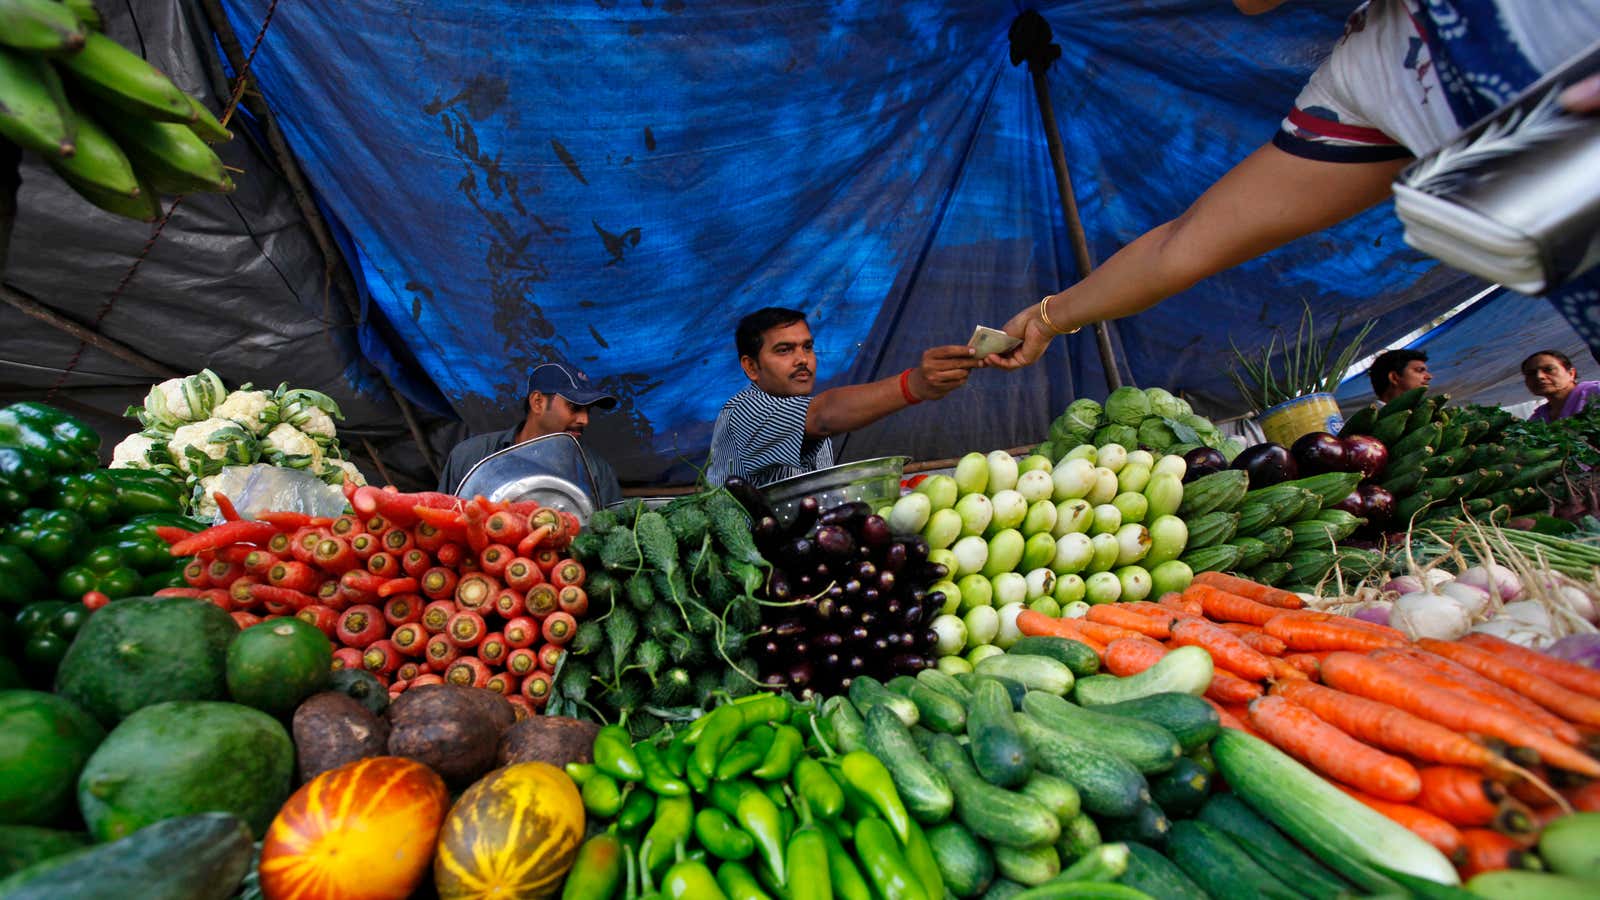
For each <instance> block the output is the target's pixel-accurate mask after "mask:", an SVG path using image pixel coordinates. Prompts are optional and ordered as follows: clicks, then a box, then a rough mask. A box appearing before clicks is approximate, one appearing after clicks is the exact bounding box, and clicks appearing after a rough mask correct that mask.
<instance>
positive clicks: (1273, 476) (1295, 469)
mask: <svg viewBox="0 0 1600 900" xmlns="http://www.w3.org/2000/svg"><path fill="white" fill-rule="evenodd" d="M1232 468H1235V469H1243V470H1244V471H1245V473H1246V474H1247V475H1249V476H1250V487H1251V488H1263V487H1271V486H1272V485H1274V484H1279V483H1282V482H1285V481H1291V480H1293V479H1295V478H1298V477H1300V467H1299V466H1298V465H1297V464H1296V463H1295V461H1294V457H1293V456H1291V455H1290V454H1289V450H1288V448H1286V447H1284V446H1283V445H1281V444H1273V443H1264V444H1257V445H1255V446H1254V447H1248V448H1246V449H1245V451H1244V452H1243V453H1240V454H1239V455H1238V456H1236V457H1234V458H1233V466H1232Z"/></svg>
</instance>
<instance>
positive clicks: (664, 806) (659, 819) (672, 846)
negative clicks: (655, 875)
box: [640, 797, 694, 871]
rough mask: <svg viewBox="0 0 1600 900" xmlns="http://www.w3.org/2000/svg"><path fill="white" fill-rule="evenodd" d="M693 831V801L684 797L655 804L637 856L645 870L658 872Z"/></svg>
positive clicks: (660, 800) (663, 800)
mask: <svg viewBox="0 0 1600 900" xmlns="http://www.w3.org/2000/svg"><path fill="white" fill-rule="evenodd" d="M693 827H694V801H692V800H690V799H689V798H688V797H660V798H658V799H657V800H656V820H655V822H653V823H651V825H650V830H649V831H647V832H645V835H644V844H642V845H641V850H640V852H641V853H642V854H643V855H644V864H645V868H646V869H649V870H650V871H654V870H656V869H659V868H661V867H662V866H664V865H666V864H667V863H668V862H669V861H671V859H672V858H673V854H674V853H675V852H676V850H677V847H678V845H679V844H681V843H683V842H684V841H686V840H688V838H689V832H690V830H691V829H692V828H693Z"/></svg>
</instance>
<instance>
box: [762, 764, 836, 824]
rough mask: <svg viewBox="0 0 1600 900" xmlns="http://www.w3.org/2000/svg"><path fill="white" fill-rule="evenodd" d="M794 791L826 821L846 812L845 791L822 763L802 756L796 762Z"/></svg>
mask: <svg viewBox="0 0 1600 900" xmlns="http://www.w3.org/2000/svg"><path fill="white" fill-rule="evenodd" d="M758 774H759V773H758ZM794 789H795V793H797V794H799V795H800V798H801V799H802V800H804V801H805V802H806V806H807V807H809V808H810V809H811V811H812V812H813V813H815V814H816V815H819V816H821V817H823V818H824V819H832V818H834V817H836V816H838V815H839V813H840V812H841V811H843V810H844V791H842V790H840V789H839V783H838V782H837V781H834V780H833V776H832V775H829V774H828V770H827V769H825V768H823V765H822V763H820V762H817V761H816V760H815V759H813V758H811V757H809V756H805V755H803V754H802V755H801V756H800V758H799V759H798V760H796V761H795V764H794Z"/></svg>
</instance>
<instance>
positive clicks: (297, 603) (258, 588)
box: [250, 584, 317, 610]
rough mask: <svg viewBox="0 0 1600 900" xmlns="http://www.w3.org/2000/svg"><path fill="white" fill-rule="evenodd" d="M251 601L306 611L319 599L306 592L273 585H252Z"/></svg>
mask: <svg viewBox="0 0 1600 900" xmlns="http://www.w3.org/2000/svg"><path fill="white" fill-rule="evenodd" d="M250 599H252V600H254V601H256V602H257V603H277V604H281V605H283V606H287V607H289V608H291V609H295V610H299V609H304V608H306V607H307V606H310V605H312V604H313V603H316V602H317V598H315V597H313V596H311V595H310V594H308V593H306V592H305V591H297V590H294V589H292V588H286V587H277V586H275V585H271V584H253V585H251V586H250Z"/></svg>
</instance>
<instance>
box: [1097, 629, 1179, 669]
mask: <svg viewBox="0 0 1600 900" xmlns="http://www.w3.org/2000/svg"><path fill="white" fill-rule="evenodd" d="M1166 655H1167V650H1166V648H1165V647H1162V646H1161V645H1160V644H1158V643H1156V642H1155V641H1151V640H1146V639H1144V638H1120V639H1118V640H1115V641H1112V642H1111V643H1109V644H1107V645H1106V650H1105V652H1104V653H1102V654H1100V658H1101V661H1102V662H1103V663H1104V664H1105V667H1106V671H1107V672H1110V673H1111V674H1113V675H1116V676H1117V677H1119V678H1122V677H1126V676H1129V675H1137V674H1139V673H1140V672H1143V671H1144V670H1145V669H1148V668H1150V667H1151V666H1153V665H1155V664H1156V663H1157V662H1158V661H1159V660H1160V659H1161V657H1163V656H1166Z"/></svg>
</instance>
